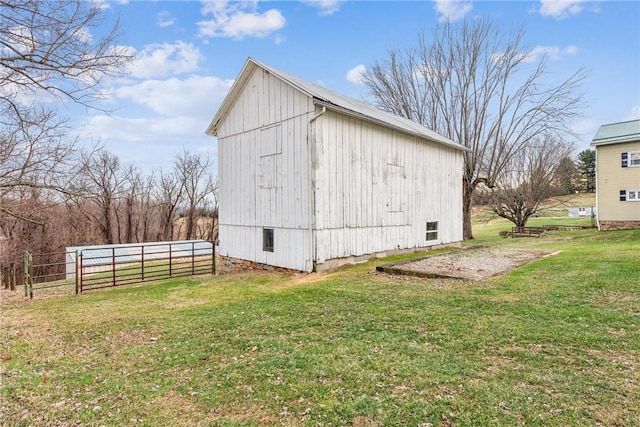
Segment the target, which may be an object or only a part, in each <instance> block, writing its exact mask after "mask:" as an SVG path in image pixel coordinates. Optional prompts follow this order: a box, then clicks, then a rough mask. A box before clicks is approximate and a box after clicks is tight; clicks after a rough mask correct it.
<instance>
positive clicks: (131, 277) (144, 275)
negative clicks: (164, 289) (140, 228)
mask: <svg viewBox="0 0 640 427" xmlns="http://www.w3.org/2000/svg"><path fill="white" fill-rule="evenodd" d="M185 245H188V247H187V248H185ZM128 248H129V249H130V250H129V252H128V253H117V251H116V248H111V249H110V253H109V254H107V255H105V253H104V252H102V253H96V252H95V251H93V253H92V251H91V250H87V249H84V250H82V251H81V252H80V253H79V257H78V258H79V261H78V265H79V266H80V267H79V271H78V272H79V274H78V276H79V280H78V293H82V292H84V291H89V290H94V289H102V288H107V287H113V286H122V285H127V284H132V283H141V282H151V281H154V280H162V279H168V278H172V277H185V276H196V275H200V274H215V273H216V263H215V256H216V254H215V246H214V245H213V244H211V246H210V247H203V246H202V245H198V242H188V243H184V242H175V243H169V244H158V245H144V246H143V245H140V246H129V247H128ZM131 249H134V250H136V249H139V254H136V255H131V252H132V250H131ZM96 267H103V268H102V271H100V272H92V271H95V269H96ZM104 267H107V268H106V269H104Z"/></svg>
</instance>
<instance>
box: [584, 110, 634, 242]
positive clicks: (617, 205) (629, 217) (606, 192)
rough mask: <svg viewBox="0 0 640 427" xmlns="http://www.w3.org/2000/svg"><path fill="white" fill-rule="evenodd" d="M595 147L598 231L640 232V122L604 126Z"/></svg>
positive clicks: (594, 144) (599, 131) (597, 137)
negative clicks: (634, 230)
mask: <svg viewBox="0 0 640 427" xmlns="http://www.w3.org/2000/svg"><path fill="white" fill-rule="evenodd" d="M591 146H592V147H595V150H596V205H597V210H598V228H599V229H600V230H619V229H629V228H640V120H631V121H626V122H621V123H611V124H606V125H602V126H601V127H600V129H599V130H598V132H596V135H595V136H594V137H593V140H592V142H591Z"/></svg>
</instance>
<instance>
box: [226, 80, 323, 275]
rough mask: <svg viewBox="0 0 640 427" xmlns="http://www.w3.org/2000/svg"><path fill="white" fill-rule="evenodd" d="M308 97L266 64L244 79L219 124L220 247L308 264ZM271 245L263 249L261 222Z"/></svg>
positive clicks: (276, 261)
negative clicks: (269, 230) (269, 232)
mask: <svg viewBox="0 0 640 427" xmlns="http://www.w3.org/2000/svg"><path fill="white" fill-rule="evenodd" d="M312 114H313V104H312V102H311V100H310V99H309V98H308V97H307V96H306V95H304V94H302V93H301V92H299V91H297V90H295V89H293V88H292V87H291V86H289V85H287V84H285V83H283V82H282V81H281V80H279V79H278V78H276V77H274V76H272V75H271V74H270V73H268V72H267V71H265V70H262V69H260V68H257V69H256V70H255V71H254V73H253V74H252V76H251V77H250V78H249V79H248V81H247V83H246V84H245V86H244V89H243V90H242V91H241V93H240V95H239V96H238V98H237V100H236V102H235V103H234V105H233V107H232V108H231V110H230V112H229V114H228V116H227V117H226V118H225V119H224V121H223V123H222V124H221V127H220V130H219V131H218V143H219V147H218V156H219V158H218V164H219V166H218V167H219V171H218V180H219V184H220V186H219V188H220V194H219V202H220V253H221V255H225V256H230V257H235V258H241V259H248V260H251V261H255V262H261V263H268V264H271V265H277V266H281V267H286V268H292V269H297V270H309V269H310V268H311V265H312V263H311V243H310V230H309V227H310V220H309V217H310V211H309V203H310V202H309V193H310V188H309V186H310V184H309V182H310V180H309V167H308V164H309V157H308V149H307V134H308V127H309V120H310V118H311V117H312ZM265 227H266V228H273V229H274V238H275V239H274V243H275V247H274V251H273V252H266V251H263V250H262V249H263V235H262V230H263V228H265Z"/></svg>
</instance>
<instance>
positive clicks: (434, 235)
mask: <svg viewBox="0 0 640 427" xmlns="http://www.w3.org/2000/svg"><path fill="white" fill-rule="evenodd" d="M426 237H427V240H438V222H437V221H432V222H427V235H426Z"/></svg>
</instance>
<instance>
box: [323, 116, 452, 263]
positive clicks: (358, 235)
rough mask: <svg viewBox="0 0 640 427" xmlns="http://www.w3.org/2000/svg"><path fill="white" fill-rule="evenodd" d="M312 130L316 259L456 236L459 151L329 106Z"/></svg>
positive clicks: (419, 244) (445, 240)
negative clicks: (431, 231)
mask: <svg viewBox="0 0 640 427" xmlns="http://www.w3.org/2000/svg"><path fill="white" fill-rule="evenodd" d="M315 135H316V156H317V158H316V159H315V161H316V169H315V174H316V182H315V192H316V194H315V206H314V209H315V221H316V222H315V229H316V241H317V253H316V261H317V262H318V263H322V262H324V261H326V260H329V259H333V258H342V257H348V256H358V255H364V254H369V253H375V252H381V251H387V250H393V249H408V248H418V247H425V246H429V245H433V244H446V243H453V242H458V241H461V240H462V216H461V215H462V190H461V185H462V153H461V152H460V151H458V150H455V149H452V148H448V147H445V146H443V145H441V144H438V143H430V142H428V141H425V140H423V139H420V138H417V137H413V136H410V135H407V134H404V133H401V132H398V131H394V130H391V129H388V128H385V127H382V126H378V125H375V124H371V123H369V122H365V121H362V120H359V119H355V118H352V117H348V116H344V115H341V114H338V113H335V112H331V111H328V112H327V113H326V114H324V115H322V116H321V117H320V118H319V119H318V120H317V122H316V126H315ZM427 221H438V225H439V227H438V240H437V241H430V242H427V240H426V230H425V228H426V222H427Z"/></svg>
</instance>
